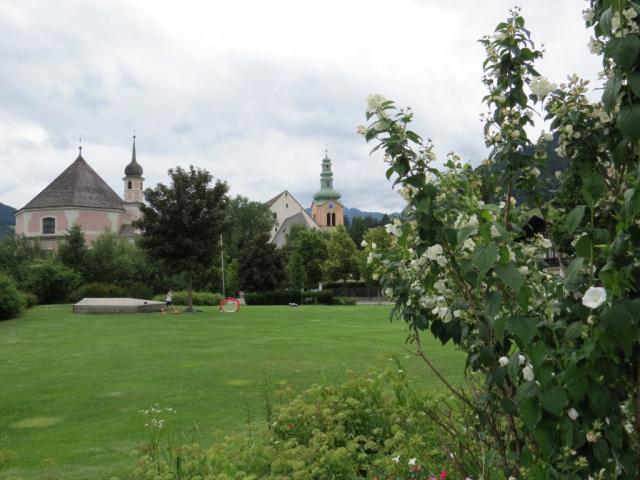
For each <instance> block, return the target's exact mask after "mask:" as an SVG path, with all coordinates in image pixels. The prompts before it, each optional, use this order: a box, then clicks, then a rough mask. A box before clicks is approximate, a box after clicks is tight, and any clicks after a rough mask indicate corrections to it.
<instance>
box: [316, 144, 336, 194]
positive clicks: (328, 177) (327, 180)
mask: <svg viewBox="0 0 640 480" xmlns="http://www.w3.org/2000/svg"><path fill="white" fill-rule="evenodd" d="M340 197H341V195H340V192H338V191H336V190H334V189H333V172H332V171H331V159H330V158H329V155H328V153H327V151H326V150H325V151H324V158H323V159H322V173H320V190H319V191H318V192H316V193H315V195H314V196H313V200H314V202H315V203H317V204H318V205H323V204H325V203H327V202H328V201H329V200H333V201H335V202H336V203H339V204H342V203H341V202H340V201H339V198H340Z"/></svg>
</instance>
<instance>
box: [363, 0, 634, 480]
mask: <svg viewBox="0 0 640 480" xmlns="http://www.w3.org/2000/svg"><path fill="white" fill-rule="evenodd" d="M591 3H592V7H593V9H592V10H589V11H587V12H586V13H585V17H586V19H587V22H588V25H590V26H593V27H594V32H595V35H596V39H595V40H592V42H591V45H592V49H595V50H596V51H599V52H602V53H604V66H605V72H604V74H603V75H604V76H605V79H606V85H605V89H604V93H603V99H602V102H598V103H596V104H593V103H591V102H589V101H588V100H587V98H586V95H585V93H586V88H587V83H586V82H584V81H582V80H580V79H578V78H577V77H575V76H571V77H569V81H568V83H567V84H561V85H559V86H558V85H555V84H552V83H551V82H549V81H548V80H546V79H544V78H542V77H541V76H540V75H539V74H538V72H537V71H536V70H535V68H534V66H533V62H534V61H535V60H536V59H538V58H540V57H541V56H542V52H541V51H540V50H537V49H536V48H535V46H534V44H533V42H532V41H531V39H530V34H529V32H528V31H527V30H526V29H525V27H524V25H525V22H524V19H523V18H522V17H521V16H520V14H519V12H518V11H517V10H515V11H513V12H512V14H511V16H510V17H509V18H508V20H507V21H506V22H503V23H501V24H499V25H498V27H497V28H496V32H495V34H494V35H492V36H490V37H489V36H488V37H484V38H483V39H482V40H481V43H482V44H483V45H484V46H485V49H486V52H487V60H486V61H485V63H484V68H485V76H484V78H483V82H484V84H485V85H486V86H487V89H488V90H489V93H488V95H487V96H486V97H485V98H484V101H485V103H486V104H487V106H488V107H489V109H490V112H489V113H488V114H487V115H485V116H484V120H485V128H484V134H485V139H486V144H487V146H488V147H490V149H491V151H490V155H489V159H488V162H489V163H493V164H495V166H496V167H497V168H495V169H493V171H499V172H501V173H500V176H499V178H497V179H496V178H485V177H481V176H479V175H478V174H477V173H476V172H474V171H473V169H472V168H471V167H470V166H469V165H465V164H463V163H462V162H461V161H460V158H459V157H458V156H457V155H455V154H454V153H450V154H448V156H447V159H446V162H445V169H444V170H443V171H439V170H437V169H435V168H434V167H433V166H432V162H433V161H434V160H435V155H434V153H433V145H432V143H431V141H423V140H422V138H421V137H420V136H419V135H418V134H417V133H415V132H413V131H412V130H411V129H410V123H411V121H412V119H413V112H412V111H411V110H410V109H408V108H404V109H398V108H397V107H396V106H395V104H394V103H393V102H392V101H390V100H387V99H385V98H384V97H382V96H380V95H375V96H370V97H369V99H368V110H367V119H368V120H370V123H369V125H368V126H366V127H360V128H359V131H360V132H361V133H362V134H363V135H364V136H365V137H366V139H367V141H372V140H375V141H377V145H376V147H375V149H374V150H377V149H381V150H382V151H383V152H384V154H385V161H386V162H387V163H388V164H389V168H388V170H387V177H388V178H391V177H392V176H393V177H395V184H396V185H399V186H400V192H401V194H402V195H403V196H404V198H405V199H406V200H407V203H408V205H407V208H406V209H405V211H404V212H403V216H402V219H395V220H394V223H393V224H390V225H388V226H387V231H388V232H389V233H390V234H391V236H392V238H393V246H392V247H391V248H389V249H388V250H387V252H386V253H384V254H382V253H378V252H376V251H375V250H371V251H370V253H369V258H368V262H369V263H370V264H371V265H375V266H376V268H377V269H378V275H379V278H380V281H381V282H382V285H383V287H384V288H385V294H386V295H387V296H393V297H394V298H395V300H396V305H395V315H396V316H397V317H398V318H400V319H402V320H404V321H405V322H406V323H407V324H408V326H409V330H410V335H411V339H412V340H413V341H414V343H415V345H416V347H417V354H418V355H419V356H420V357H421V358H423V359H424V360H425V362H427V364H428V365H429V366H430V367H432V368H433V365H432V364H431V363H430V361H429V359H428V356H427V355H426V352H424V350H423V349H422V346H421V342H420V336H421V334H422V332H424V331H425V330H430V331H431V333H432V334H433V335H434V336H435V337H437V338H438V339H440V340H441V341H442V342H443V343H447V342H449V341H452V342H454V343H455V344H456V345H458V346H460V347H461V348H462V349H464V350H465V351H466V352H467V367H468V369H469V372H470V374H471V375H478V374H480V375H481V376H482V377H483V378H484V381H483V385H482V388H481V390H480V391H479V392H477V393H476V394H475V395H473V396H472V397H469V396H468V395H466V394H464V393H462V392H460V391H459V390H458V389H456V388H454V387H453V386H452V385H450V384H449V383H448V382H447V381H446V379H444V378H443V377H441V378H442V380H443V381H444V382H445V384H446V386H447V387H448V388H449V389H450V390H451V392H452V393H454V394H455V395H456V396H457V397H458V398H459V399H460V401H462V402H464V403H466V404H467V405H468V407H469V408H471V409H473V410H474V411H475V412H476V422H475V423H476V427H477V428H478V430H479V431H480V432H484V437H483V438H484V442H485V445H486V449H487V450H488V451H491V452H493V454H494V458H495V459H496V464H497V465H498V466H499V467H500V468H501V469H502V470H503V472H504V475H505V476H506V477H509V478H512V479H516V478H534V479H546V478H571V479H591V478H625V479H636V478H638V474H639V466H638V462H639V461H640V450H638V448H639V446H638V444H639V442H638V431H639V430H640V335H638V332H639V331H640V329H639V328H638V327H639V322H640V298H639V295H638V285H639V283H638V281H639V280H640V275H639V273H640V272H639V270H638V266H640V262H638V260H636V259H637V258H638V253H640V252H639V249H640V229H639V225H640V220H639V219H638V214H639V213H640V176H639V175H638V173H640V162H639V160H640V143H639V141H640V98H639V97H638V95H640V73H638V67H640V62H638V54H639V52H640V37H638V20H639V18H638V15H637V13H638V11H640V5H638V4H637V3H636V2H631V1H625V0H619V1H615V2H611V1H595V0H594V1H592V2H591ZM536 104H537V105H539V106H541V107H542V108H543V109H544V111H545V112H546V118H547V119H548V120H550V122H551V129H552V131H553V133H554V134H555V136H556V137H557V138H558V139H559V144H558V150H557V151H558V153H559V154H560V155H563V156H565V157H566V158H567V159H568V160H569V164H570V167H569V169H570V171H572V172H578V178H579V182H580V188H579V190H578V191H579V196H578V202H580V203H579V204H577V205H575V206H574V205H572V209H571V210H570V211H562V209H561V208H560V209H558V208H554V205H553V202H551V204H549V203H547V202H545V199H544V198H542V197H541V195H538V194H537V193H536V192H537V190H536V186H537V183H538V176H539V174H540V167H541V166H542V165H543V162H544V160H545V157H546V155H545V153H544V150H545V148H546V143H547V142H549V141H551V140H552V138H553V135H551V134H547V133H544V132H543V133H542V134H541V135H540V138H539V139H537V140H536V142H535V143H534V142H531V141H530V140H529V139H528V136H527V130H526V129H525V128H524V127H525V126H526V125H532V124H533V120H532V119H533V117H534V115H535V110H534V106H535V105H536ZM529 152H532V153H529ZM487 183H488V184H490V185H492V186H493V185H497V187H496V188H495V192H493V193H495V195H491V198H486V197H485V198H483V197H482V194H481V192H483V188H482V187H483V184H485V185H486V184H487ZM515 187H518V188H519V189H521V190H525V191H531V192H532V193H533V197H534V203H535V204H536V206H537V210H536V213H537V214H539V215H542V216H543V218H545V219H547V220H548V219H549V218H550V217H552V218H553V219H554V222H561V223H562V224H563V226H564V231H565V232H566V234H567V235H569V236H570V239H571V240H570V245H571V248H570V251H569V252H568V253H569V255H568V258H566V259H565V260H567V262H566V263H568V265H567V264H566V263H565V262H564V261H563V259H561V262H560V270H561V273H562V274H563V275H561V276H557V275H553V274H551V273H549V272H548V271H547V270H546V269H545V265H544V262H543V260H544V257H545V255H546V254H547V252H548V251H549V250H554V251H556V252H557V251H558V246H557V243H558V242H557V239H556V238H553V237H551V238H548V237H547V238H545V237H544V236H542V235H533V236H527V235H526V234H525V233H524V232H523V231H522V230H521V228H520V227H519V226H520V225H523V224H524V223H526V221H527V220H528V219H529V218H530V217H531V215H532V212H531V211H530V210H529V209H528V208H527V207H526V206H522V205H516V202H515V199H514V197H513V190H514V188H515ZM494 198H496V199H498V201H493V199H494ZM485 202H486V203H485ZM556 207H557V205H556ZM434 370H435V369H434ZM435 371H436V373H438V372H437V370H435ZM474 372H475V373H474ZM438 375H439V373H438ZM469 468H470V467H469V466H461V467H460V468H459V473H460V474H461V475H463V476H464V475H472V476H473V478H477V477H482V478H488V477H486V476H484V474H483V473H482V472H481V471H477V470H476V471H473V472H470V471H469Z"/></svg>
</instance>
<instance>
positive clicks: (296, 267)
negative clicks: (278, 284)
mask: <svg viewBox="0 0 640 480" xmlns="http://www.w3.org/2000/svg"><path fill="white" fill-rule="evenodd" d="M287 280H288V281H289V288H291V289H293V290H303V289H304V287H306V286H308V283H307V273H306V272H305V270H304V264H303V262H302V257H301V255H300V254H299V253H294V254H293V255H291V256H290V257H289V261H288V262H287Z"/></svg>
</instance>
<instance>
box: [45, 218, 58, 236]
mask: <svg viewBox="0 0 640 480" xmlns="http://www.w3.org/2000/svg"><path fill="white" fill-rule="evenodd" d="M42 233H43V235H53V234H54V233H56V219H55V218H51V217H48V218H43V219H42Z"/></svg>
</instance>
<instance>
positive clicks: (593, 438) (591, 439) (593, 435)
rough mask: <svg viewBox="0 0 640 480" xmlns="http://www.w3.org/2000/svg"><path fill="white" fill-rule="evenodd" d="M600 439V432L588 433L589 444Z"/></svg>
mask: <svg viewBox="0 0 640 480" xmlns="http://www.w3.org/2000/svg"><path fill="white" fill-rule="evenodd" d="M599 437H600V432H594V431H593V430H591V431H590V432H587V442H589V443H596V442H597V441H598V438H599Z"/></svg>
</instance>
